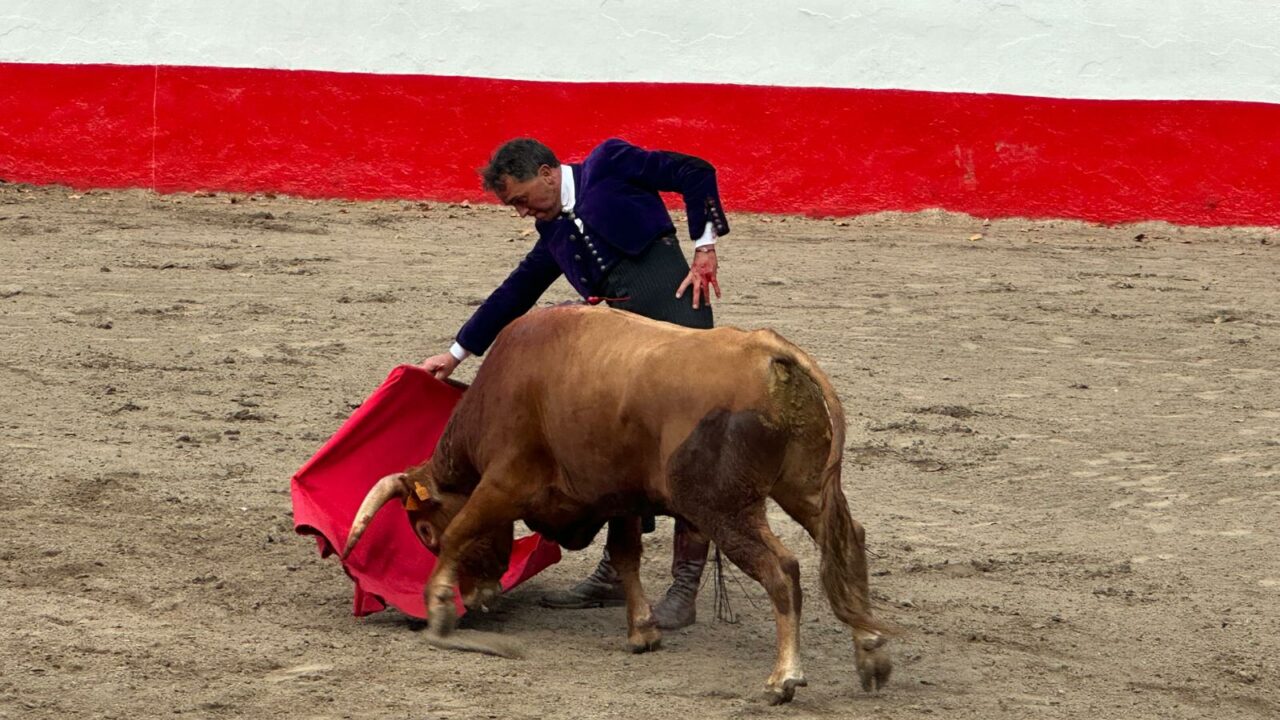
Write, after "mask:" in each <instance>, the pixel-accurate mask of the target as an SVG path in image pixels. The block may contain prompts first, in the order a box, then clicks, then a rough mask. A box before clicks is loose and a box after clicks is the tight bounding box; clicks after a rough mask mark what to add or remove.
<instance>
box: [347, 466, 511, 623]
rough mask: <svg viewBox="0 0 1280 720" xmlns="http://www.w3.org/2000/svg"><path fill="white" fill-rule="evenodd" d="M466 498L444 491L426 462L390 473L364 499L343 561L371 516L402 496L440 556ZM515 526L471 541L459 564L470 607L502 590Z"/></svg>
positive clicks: (419, 529) (418, 531)
mask: <svg viewBox="0 0 1280 720" xmlns="http://www.w3.org/2000/svg"><path fill="white" fill-rule="evenodd" d="M467 498H468V496H467V495H466V494H462V493H454V492H441V491H440V490H439V489H438V486H437V485H436V483H435V482H434V481H433V478H432V474H431V464H430V463H423V464H422V465H418V466H416V467H413V468H410V469H409V470H408V471H406V472H402V473H395V474H393V475H387V476H386V477H384V478H382V479H381V480H379V481H378V482H377V483H376V484H374V486H373V488H372V489H370V490H369V494H368V495H366V496H365V498H364V502H362V503H360V509H359V510H357V511H356V519H355V521H354V522H353V523H352V524H351V532H350V533H349V534H348V535H347V546H346V547H345V548H344V549H343V551H342V558H343V559H344V560H345V559H346V558H347V556H348V555H350V554H351V551H352V550H353V549H354V548H355V546H356V543H357V542H359V540H360V536H361V535H363V534H364V531H365V530H366V529H368V527H369V523H370V522H371V521H372V520H373V516H374V515H376V514H377V513H378V510H380V509H381V508H382V506H383V505H386V504H387V503H389V502H391V501H392V500H396V499H399V500H401V501H402V502H403V503H404V509H405V511H406V512H407V513H408V516H409V524H410V526H411V527H412V528H413V531H414V533H415V534H416V535H417V536H418V539H419V540H420V541H421V542H422V544H423V545H424V546H426V548H427V550H429V551H431V554H432V555H439V554H440V542H441V540H442V539H443V538H444V533H445V530H446V529H447V528H448V527H449V523H450V522H452V520H453V518H454V516H456V515H457V514H458V511H459V510H461V509H462V506H463V505H464V504H466V501H467ZM511 539H512V529H511V528H510V527H507V528H505V529H496V530H495V531H494V532H493V533H492V534H490V535H489V536H487V537H485V538H484V539H482V540H480V541H478V542H476V543H474V544H473V550H472V552H470V553H468V556H467V557H465V558H461V559H460V560H461V564H460V566H459V568H458V584H459V587H460V588H461V590H462V596H463V600H464V602H466V604H467V606H468V607H470V606H472V604H473V603H472V600H475V601H478V602H480V603H483V601H484V599H485V598H486V597H488V596H489V595H490V594H491V593H490V592H489V591H490V590H496V589H498V588H499V585H498V579H499V578H500V577H501V576H502V574H503V572H505V571H506V567H507V562H508V561H509V559H510V557H511Z"/></svg>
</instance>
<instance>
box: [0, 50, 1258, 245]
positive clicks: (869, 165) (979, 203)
mask: <svg viewBox="0 0 1280 720" xmlns="http://www.w3.org/2000/svg"><path fill="white" fill-rule="evenodd" d="M0 107H2V108H3V110H4V112H3V113H0V178H3V179H6V180H9V181H23V182H33V183H65V184H69V185H72V186H77V187H153V188H155V189H156V190H159V191H161V192H169V191H180V190H196V189H209V190H215V189H217V190H230V191H266V190H270V191H277V192H285V193H291V194H296V195H302V196H313V197H351V198H381V197H403V198H424V199H435V200H461V199H471V200H488V199H489V198H488V197H486V196H485V195H484V193H483V192H482V191H481V189H480V184H479V181H478V179H477V177H476V173H475V168H477V167H479V166H480V165H482V164H483V163H484V162H485V160H486V159H487V157H488V154H489V152H490V151H491V150H492V149H493V148H494V147H495V146H496V145H498V144H499V143H500V142H502V141H503V140H505V139H507V138H509V137H512V136H516V135H530V136H535V137H538V138H540V139H542V140H543V141H544V142H546V143H547V144H549V145H550V146H551V147H552V148H554V149H555V150H556V151H557V152H558V153H559V154H560V155H561V157H562V158H563V159H565V160H575V159H577V158H580V157H581V156H582V155H583V154H585V153H586V152H587V151H588V150H589V149H590V148H591V147H592V146H593V145H594V144H595V143H597V142H598V141H600V140H603V139H604V138H606V137H609V136H619V137H624V138H626V139H628V140H630V141H632V142H635V143H637V144H640V145H644V146H647V147H664V148H670V149H679V150H682V151H685V152H690V153H693V154H697V155H701V156H702V157H705V158H706V159H708V160H710V161H711V162H712V163H714V164H715V165H716V166H717V168H718V170H719V175H720V182H721V189H722V194H723V195H724V197H725V200H726V205H727V207H728V209H729V210H730V211H734V210H742V211H765V212H802V213H809V214H819V215H825V214H832V215H843V214H857V213H864V212H873V211H878V210H918V209H922V208H930V207H939V208H945V209H948V210H955V211H961V212H967V213H971V214H974V215H978V216H983V217H1003V216H1025V217H1067V218H1079V219H1085V220H1094V221H1103V222H1119V221H1130V220H1146V219H1163V220H1169V221H1173V222H1179V223H1186V224H1198V225H1227V224H1250V225H1280V203H1277V198H1280V131H1278V130H1277V129H1276V128H1280V105H1271V104H1265V103H1243V102H1209V101H1142V100H1120V101H1117V100H1106V101H1103V100H1064V99H1049V98H1034V97H1020V96H1008V95H972V94H960V93H931V92H911V91H896V90H841V89H821V88H782V87H759V86H736V85H696V84H613V83H541V82H528V81H512V80H486V79H477V78H460V77H434V76H398V75H368V74H348V73H330V72H312V71H283V70H247V69H227V68H201V67H166V66H161V67H158V68H157V67H150V66H147V67H141V66H109V65H107V66H103V65H27V64H0Z"/></svg>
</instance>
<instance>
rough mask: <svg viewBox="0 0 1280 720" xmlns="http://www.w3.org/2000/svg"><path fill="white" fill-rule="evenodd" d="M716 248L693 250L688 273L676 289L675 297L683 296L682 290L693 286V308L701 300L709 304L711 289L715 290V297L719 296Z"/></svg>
mask: <svg viewBox="0 0 1280 720" xmlns="http://www.w3.org/2000/svg"><path fill="white" fill-rule="evenodd" d="M716 267H717V264H716V249H715V247H712V248H711V249H710V250H707V251H703V252H699V251H697V250H694V252H693V266H692V267H690V268H689V274H688V275H686V276H685V278H684V282H682V283H680V287H679V289H677V290H676V297H678V298H679V297H684V291H685V289H686V288H688V287H689V286H690V285H692V286H693V309H694V310H697V309H698V305H699V303H700V302H702V301H703V300H705V301H706V303H707V304H708V305H710V304H711V291H712V290H715V291H716V299H719V298H720V283H719V282H717V281H716Z"/></svg>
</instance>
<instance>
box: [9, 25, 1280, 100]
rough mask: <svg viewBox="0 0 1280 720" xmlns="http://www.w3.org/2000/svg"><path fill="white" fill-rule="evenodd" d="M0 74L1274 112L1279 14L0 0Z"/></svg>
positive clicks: (1279, 76)
mask: <svg viewBox="0 0 1280 720" xmlns="http://www.w3.org/2000/svg"><path fill="white" fill-rule="evenodd" d="M0 62H19V63H55V64H76V63H85V64H96V63H107V64H122V65H152V64H159V65H189V66H213V67H240V68H270V69H310V70H331V71H340V72H369V73H381V74H409V75H456V76H469V77H490V78H508V79H526V80H553V81H568V82H581V81H603V82H697V83H716V84H748V85H779V86H797V87H833V88H898V89H908V90H928V91H947V92H974V93H1008V94H1016V95H1033V96H1046V97H1064V98H1104V99H1177V100H1192V99H1212V100H1248V101H1261V102H1271V103H1280V2H1276V1H1275V0H1212V1H1210V0H1128V1H1104V0H849V1H839V0H806V1H805V2H787V1H778V0H706V1H702V2H687V1H684V2H677V1H675V0H646V1H639V0H604V1H603V2H601V1H600V0H556V1H554V2H544V3H529V2H510V1H508V2H495V1H493V0H471V1H469V2H459V1H457V0H454V1H452V2H421V1H418V0H345V1H339V0H294V1H290V2H283V1H277V2H263V1H262V0H204V1H197V0H150V1H142V0H131V1H130V2H103V1H101V0H58V1H57V2H53V1H51V0H0Z"/></svg>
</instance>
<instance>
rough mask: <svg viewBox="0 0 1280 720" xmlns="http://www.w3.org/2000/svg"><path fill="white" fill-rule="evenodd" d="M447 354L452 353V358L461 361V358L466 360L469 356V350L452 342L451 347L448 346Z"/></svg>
mask: <svg viewBox="0 0 1280 720" xmlns="http://www.w3.org/2000/svg"><path fill="white" fill-rule="evenodd" d="M449 354H450V355H452V356H453V359H454V360H457V361H458V362H462V361H463V360H466V359H467V358H469V357H471V351H470V350H468V349H466V348H464V347H462V346H461V345H459V344H458V343H456V342H455V343H454V344H453V347H451V348H449Z"/></svg>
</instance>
